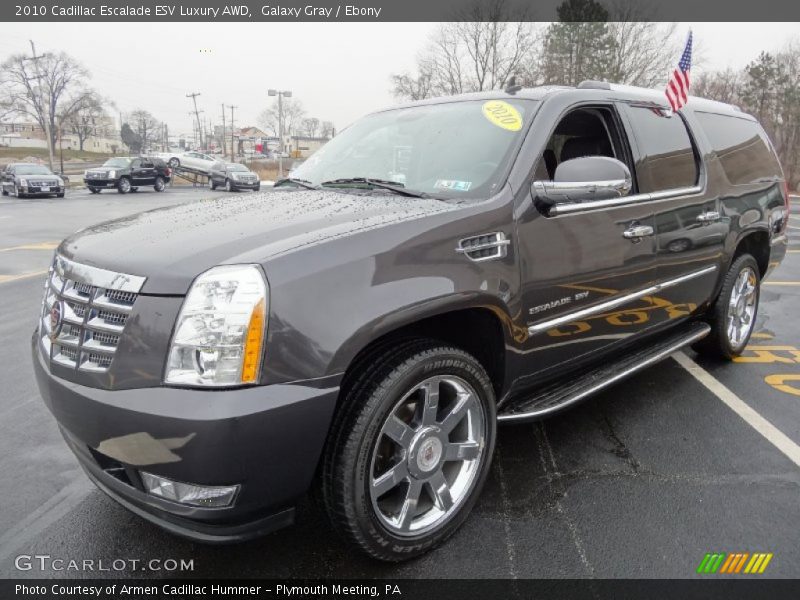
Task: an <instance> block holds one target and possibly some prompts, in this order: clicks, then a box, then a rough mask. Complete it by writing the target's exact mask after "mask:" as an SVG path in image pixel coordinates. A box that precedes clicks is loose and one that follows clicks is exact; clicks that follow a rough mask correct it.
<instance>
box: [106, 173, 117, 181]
mask: <svg viewBox="0 0 800 600" xmlns="http://www.w3.org/2000/svg"><path fill="white" fill-rule="evenodd" d="M116 176H117V172H116V171H109V172H108V175H106V177H108V178H109V179H114V178H115V177H116Z"/></svg>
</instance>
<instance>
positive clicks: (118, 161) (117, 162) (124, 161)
mask: <svg viewBox="0 0 800 600" xmlns="http://www.w3.org/2000/svg"><path fill="white" fill-rule="evenodd" d="M103 166H104V167H118V168H122V169H124V168H127V167H129V166H131V160H130V159H129V158H109V159H108V160H107V161H106V162H104V163H103Z"/></svg>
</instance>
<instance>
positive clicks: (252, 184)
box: [208, 161, 261, 192]
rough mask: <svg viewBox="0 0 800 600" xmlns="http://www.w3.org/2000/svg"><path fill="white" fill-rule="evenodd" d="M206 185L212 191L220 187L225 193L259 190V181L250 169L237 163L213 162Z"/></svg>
mask: <svg viewBox="0 0 800 600" xmlns="http://www.w3.org/2000/svg"><path fill="white" fill-rule="evenodd" d="M208 185H209V186H210V187H211V189H212V190H215V189H217V186H222V187H224V188H225V191H228V192H235V191H238V190H255V191H258V190H260V189H261V179H259V177H258V175H256V174H255V173H253V172H252V171H251V170H250V169H248V168H247V167H245V166H244V165H242V164H239V163H226V162H224V161H219V162H215V163H214V164H213V165H211V169H210V170H209V174H208Z"/></svg>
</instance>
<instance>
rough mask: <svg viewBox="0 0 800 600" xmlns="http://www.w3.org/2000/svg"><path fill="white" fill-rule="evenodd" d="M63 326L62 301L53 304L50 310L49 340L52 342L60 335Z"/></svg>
mask: <svg viewBox="0 0 800 600" xmlns="http://www.w3.org/2000/svg"><path fill="white" fill-rule="evenodd" d="M63 324H64V301H63V300H58V301H57V302H54V303H53V308H51V309H50V339H51V340H54V339H56V338H57V337H58V334H59V333H61V326H62V325H63Z"/></svg>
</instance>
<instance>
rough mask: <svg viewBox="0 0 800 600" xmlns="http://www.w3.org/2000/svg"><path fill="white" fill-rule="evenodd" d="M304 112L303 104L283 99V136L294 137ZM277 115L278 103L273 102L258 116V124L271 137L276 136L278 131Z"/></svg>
mask: <svg viewBox="0 0 800 600" xmlns="http://www.w3.org/2000/svg"><path fill="white" fill-rule="evenodd" d="M305 116H306V111H305V109H304V108H303V104H302V103H301V102H300V101H299V100H297V99H295V98H284V99H283V134H284V135H295V134H296V133H297V131H298V130H299V128H300V124H301V122H302V120H303V118H304V117H305ZM278 119H279V115H278V101H277V100H275V101H274V102H273V103H272V106H270V107H269V108H267V109H266V110H264V111H262V113H261V114H260V115H259V116H258V124H259V125H261V126H262V127H263V128H264V130H265V131H266V132H267V133H269V134H271V135H278V131H279V130H280V126H279V122H278Z"/></svg>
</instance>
